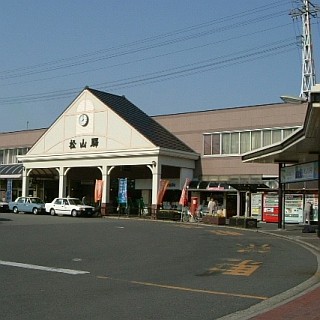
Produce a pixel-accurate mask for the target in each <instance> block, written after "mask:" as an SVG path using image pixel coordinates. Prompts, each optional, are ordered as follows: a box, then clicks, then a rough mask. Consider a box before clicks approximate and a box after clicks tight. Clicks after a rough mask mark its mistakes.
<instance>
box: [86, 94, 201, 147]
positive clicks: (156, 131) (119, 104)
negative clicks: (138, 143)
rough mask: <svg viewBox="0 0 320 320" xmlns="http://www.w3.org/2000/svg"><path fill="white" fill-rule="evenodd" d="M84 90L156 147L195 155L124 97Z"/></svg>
mask: <svg viewBox="0 0 320 320" xmlns="http://www.w3.org/2000/svg"><path fill="white" fill-rule="evenodd" d="M86 89H87V90H89V91H90V92H91V93H92V94H93V95H94V96H96V97H97V98H98V99H99V100H100V101H101V102H103V103H104V104H105V105H107V106H108V107H109V108H110V109H112V110H113V111H114V112H115V113H117V114H118V115H119V116H120V117H121V118H122V119H124V120H125V121H127V122H128V123H129V124H130V125H131V126H132V127H134V128H135V129H136V130H138V131H139V132H140V133H141V134H142V135H143V136H144V137H146V138H147V139H148V140H149V141H151V142H152V143H153V144H155V145H156V146H157V147H161V148H166V149H172V150H178V151H184V152H192V153H195V151H194V150H192V149H191V148H189V147H188V146H187V145H186V144H185V143H184V142H182V141H181V140H179V139H178V138H177V137H176V136H174V135H173V134H172V133H170V132H169V131H168V130H167V129H165V128H164V127H162V126H161V125H160V124H159V123H158V122H156V121H155V120H154V119H152V118H151V117H149V116H148V115H147V114H146V113H144V112H143V111H142V110H140V109H139V108H138V107H136V106H135V105H134V104H133V103H131V102H130V101H129V100H127V99H126V98H125V97H123V96H122V97H121V96H117V95H114V94H110V93H106V92H102V91H98V90H95V89H91V88H86Z"/></svg>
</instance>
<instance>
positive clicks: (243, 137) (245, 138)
mask: <svg viewBox="0 0 320 320" xmlns="http://www.w3.org/2000/svg"><path fill="white" fill-rule="evenodd" d="M250 150H251V135H250V131H247V132H240V153H246V152H248V151H250Z"/></svg>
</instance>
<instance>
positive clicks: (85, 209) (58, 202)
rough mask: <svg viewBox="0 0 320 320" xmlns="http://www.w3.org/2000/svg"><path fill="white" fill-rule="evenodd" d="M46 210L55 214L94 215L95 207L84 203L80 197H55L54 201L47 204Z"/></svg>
mask: <svg viewBox="0 0 320 320" xmlns="http://www.w3.org/2000/svg"><path fill="white" fill-rule="evenodd" d="M45 208H46V212H48V213H50V214H51V215H52V216H54V215H56V214H57V215H71V216H72V217H77V216H84V215H87V216H92V215H93V214H94V212H95V208H94V207H92V206H88V205H84V204H83V203H82V201H81V200H80V199H78V198H55V199H54V200H53V201H52V202H49V203H46V204H45Z"/></svg>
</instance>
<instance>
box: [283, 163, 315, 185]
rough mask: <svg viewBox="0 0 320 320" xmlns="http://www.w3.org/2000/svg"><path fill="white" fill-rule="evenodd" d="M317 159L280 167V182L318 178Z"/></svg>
mask: <svg viewBox="0 0 320 320" xmlns="http://www.w3.org/2000/svg"><path fill="white" fill-rule="evenodd" d="M318 167H319V163H318V161H314V162H308V163H301V164H297V165H292V166H288V167H283V168H281V177H280V181H281V183H290V182H291V183H292V182H301V181H311V180H317V179H319V171H318Z"/></svg>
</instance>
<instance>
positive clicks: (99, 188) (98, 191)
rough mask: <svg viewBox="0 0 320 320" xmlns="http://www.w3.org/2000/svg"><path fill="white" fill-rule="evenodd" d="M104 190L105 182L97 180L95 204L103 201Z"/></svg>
mask: <svg viewBox="0 0 320 320" xmlns="http://www.w3.org/2000/svg"><path fill="white" fill-rule="evenodd" d="M102 190H103V180H96V185H95V188H94V202H98V201H101V199H102Z"/></svg>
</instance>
